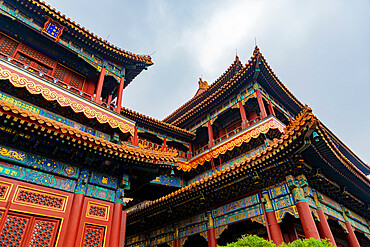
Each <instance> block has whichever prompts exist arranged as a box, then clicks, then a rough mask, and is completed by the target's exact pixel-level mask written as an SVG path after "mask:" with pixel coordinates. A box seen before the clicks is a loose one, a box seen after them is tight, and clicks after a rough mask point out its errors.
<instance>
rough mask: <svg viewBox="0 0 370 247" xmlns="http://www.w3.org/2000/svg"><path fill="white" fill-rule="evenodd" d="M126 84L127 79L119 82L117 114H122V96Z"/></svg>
mask: <svg viewBox="0 0 370 247" xmlns="http://www.w3.org/2000/svg"><path fill="white" fill-rule="evenodd" d="M124 84H125V78H121V79H120V81H119V86H118V91H117V106H116V112H117V113H120V112H121V108H122V106H121V105H122V95H123V85H124Z"/></svg>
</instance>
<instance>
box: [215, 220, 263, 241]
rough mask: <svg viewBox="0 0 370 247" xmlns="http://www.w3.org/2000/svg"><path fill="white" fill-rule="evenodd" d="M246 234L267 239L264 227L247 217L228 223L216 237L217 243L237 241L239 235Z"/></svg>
mask: <svg viewBox="0 0 370 247" xmlns="http://www.w3.org/2000/svg"><path fill="white" fill-rule="evenodd" d="M247 234H254V235H257V236H259V237H262V238H265V239H268V236H267V231H266V227H265V226H263V225H261V224H259V223H256V222H252V221H251V220H249V219H248V220H244V221H241V222H237V223H234V224H230V225H228V227H227V229H225V230H224V231H223V232H222V234H221V235H220V237H219V239H217V244H218V245H222V246H224V245H227V244H228V243H232V242H235V241H237V240H238V239H239V238H240V237H242V236H243V235H247Z"/></svg>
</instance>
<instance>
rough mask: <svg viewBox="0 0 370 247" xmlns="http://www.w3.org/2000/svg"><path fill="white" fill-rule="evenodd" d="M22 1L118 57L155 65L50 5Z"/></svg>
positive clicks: (148, 58) (148, 57)
mask: <svg viewBox="0 0 370 247" xmlns="http://www.w3.org/2000/svg"><path fill="white" fill-rule="evenodd" d="M21 1H22V2H25V3H27V2H28V3H30V4H32V5H34V7H36V6H37V7H39V8H41V9H43V10H44V11H45V12H47V13H48V14H49V15H50V16H52V17H54V18H56V19H57V20H58V21H60V22H62V23H64V24H66V25H68V27H69V28H71V29H73V30H75V31H77V32H78V34H80V35H82V36H84V37H86V38H88V39H89V40H91V41H92V42H95V43H96V44H97V45H99V46H101V47H103V48H105V49H107V50H109V51H111V52H113V53H116V54H117V55H120V56H123V57H127V58H130V59H133V60H136V61H140V62H145V63H147V65H152V64H153V62H152V60H151V57H150V56H143V55H136V54H133V53H131V52H129V51H125V50H123V49H121V48H119V47H117V46H115V45H113V44H111V43H109V42H108V41H106V40H103V39H102V38H101V37H98V36H97V35H95V34H94V33H92V32H91V31H89V30H88V29H86V28H85V27H82V26H80V24H78V23H76V22H75V21H72V20H71V19H70V18H67V17H66V16H65V15H63V14H61V13H60V11H57V10H56V9H54V8H52V7H51V6H50V5H47V4H46V3H45V2H43V1H39V0H21Z"/></svg>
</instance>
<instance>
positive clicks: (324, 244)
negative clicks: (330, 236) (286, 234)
mask: <svg viewBox="0 0 370 247" xmlns="http://www.w3.org/2000/svg"><path fill="white" fill-rule="evenodd" d="M219 247H221V246H219ZM225 247H276V245H275V244H274V243H273V242H272V241H267V240H266V239H263V238H261V237H258V236H256V235H244V236H242V237H241V238H239V239H238V240H237V241H236V242H234V243H230V244H227V245H226V246H225ZM280 247H333V245H332V243H330V242H329V241H327V240H326V239H321V240H316V239H313V238H309V239H298V240H296V241H294V242H291V243H288V244H286V243H283V244H282V245H280Z"/></svg>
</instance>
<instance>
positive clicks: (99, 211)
mask: <svg viewBox="0 0 370 247" xmlns="http://www.w3.org/2000/svg"><path fill="white" fill-rule="evenodd" d="M105 211H106V208H103V207H97V206H91V207H90V210H89V215H95V216H99V217H105Z"/></svg>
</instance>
